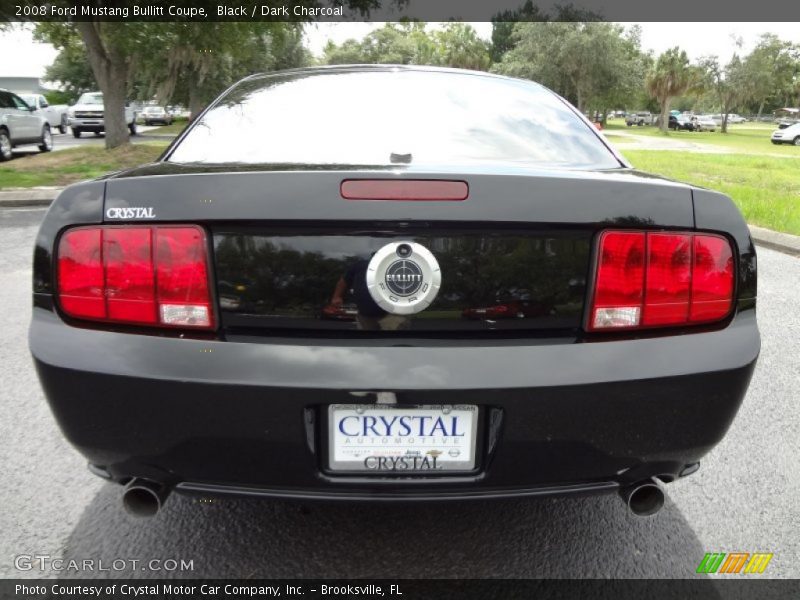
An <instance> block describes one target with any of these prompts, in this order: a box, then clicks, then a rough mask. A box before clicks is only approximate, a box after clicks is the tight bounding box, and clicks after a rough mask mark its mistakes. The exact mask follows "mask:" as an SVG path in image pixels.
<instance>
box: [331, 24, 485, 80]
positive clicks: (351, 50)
mask: <svg viewBox="0 0 800 600" xmlns="http://www.w3.org/2000/svg"><path fill="white" fill-rule="evenodd" d="M323 52H324V55H323V62H324V63H326V64H354V63H356V64H358V63H361V64H400V65H438V66H446V67H456V68H462V69H475V70H486V69H488V68H489V65H490V64H491V57H490V55H489V44H487V43H486V42H485V41H483V40H482V39H481V38H480V37H479V36H478V34H477V32H476V31H475V29H474V28H473V27H472V26H470V25H468V24H466V23H457V22H454V23H448V24H447V25H445V26H444V27H443V28H442V29H440V30H434V31H431V32H428V31H427V30H426V28H425V24H424V23H418V22H405V23H399V24H397V23H387V24H386V25H384V26H383V27H381V28H380V29H376V30H374V31H372V32H370V33H369V34H368V35H366V36H365V37H364V39H363V40H361V41H360V42H359V41H357V40H354V39H349V40H346V41H345V42H344V43H342V44H341V45H336V44H334V43H333V42H328V44H327V45H326V46H325V49H324V50H323Z"/></svg>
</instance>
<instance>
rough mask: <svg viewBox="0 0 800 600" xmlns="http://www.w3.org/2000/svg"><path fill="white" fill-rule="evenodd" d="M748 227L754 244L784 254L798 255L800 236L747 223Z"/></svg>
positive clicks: (799, 252) (799, 254)
mask: <svg viewBox="0 0 800 600" xmlns="http://www.w3.org/2000/svg"><path fill="white" fill-rule="evenodd" d="M748 227H749V228H750V235H751V236H752V237H753V241H754V242H755V243H756V244H758V245H760V246H764V247H766V248H770V249H771V250H777V251H778V252H783V253H784V254H791V255H792V256H800V236H797V235H792V234H790V233H780V232H779V231H772V230H771V229H764V228H763V227H756V226H755V225H748Z"/></svg>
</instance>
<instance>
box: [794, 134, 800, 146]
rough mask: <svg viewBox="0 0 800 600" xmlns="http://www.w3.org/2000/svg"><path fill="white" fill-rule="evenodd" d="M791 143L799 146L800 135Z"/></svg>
mask: <svg viewBox="0 0 800 600" xmlns="http://www.w3.org/2000/svg"><path fill="white" fill-rule="evenodd" d="M793 143H794V145H795V146H800V135H798V136H797V137H796V138H794V141H793Z"/></svg>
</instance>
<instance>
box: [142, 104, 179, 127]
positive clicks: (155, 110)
mask: <svg viewBox="0 0 800 600" xmlns="http://www.w3.org/2000/svg"><path fill="white" fill-rule="evenodd" d="M141 117H142V120H143V121H144V124H145V125H154V124H156V123H159V124H161V125H171V124H172V114H171V113H170V112H168V111H167V109H165V108H164V107H163V106H145V107H144V109H143V110H142V115H141Z"/></svg>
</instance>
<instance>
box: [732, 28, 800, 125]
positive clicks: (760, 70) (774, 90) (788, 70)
mask: <svg viewBox="0 0 800 600" xmlns="http://www.w3.org/2000/svg"><path fill="white" fill-rule="evenodd" d="M742 68H743V69H744V70H745V71H746V76H747V80H748V83H749V88H750V97H751V99H752V100H753V101H754V102H755V103H757V104H758V109H757V110H758V116H759V117H760V116H761V113H762V112H763V111H764V105H765V104H766V103H767V102H769V101H773V102H780V103H783V100H784V98H785V94H786V92H787V91H789V90H791V88H792V83H793V81H794V78H795V76H796V75H797V74H798V72H799V71H800V64H798V58H797V47H796V46H794V45H793V44H792V43H790V42H786V41H783V40H781V39H780V38H778V36H776V35H774V34H772V33H765V34H763V35H762V36H761V39H760V41H759V42H758V44H757V45H756V47H755V48H754V49H753V51H752V52H751V53H750V54H749V55H748V56H747V57H745V59H744V61H743V65H742Z"/></svg>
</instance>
